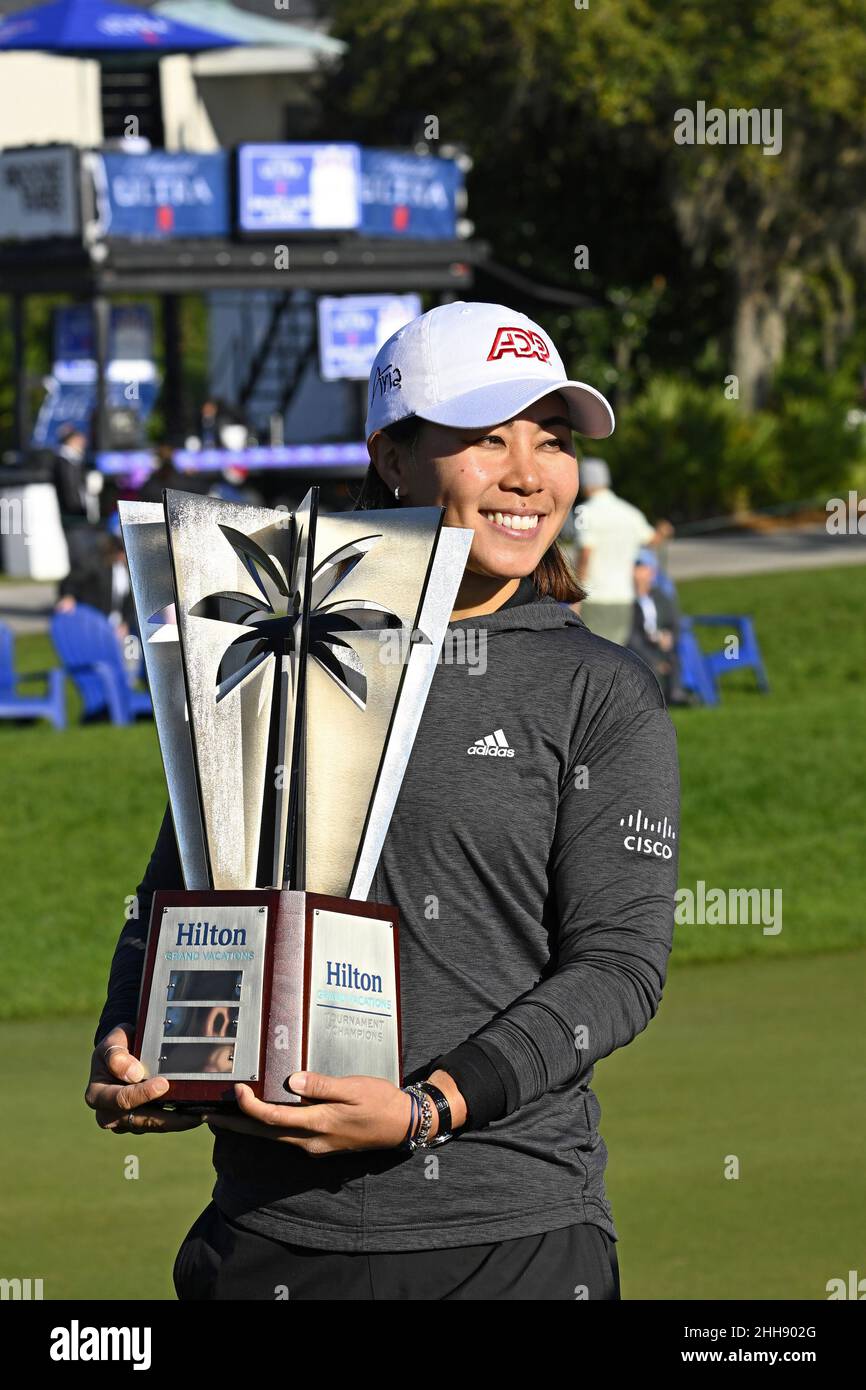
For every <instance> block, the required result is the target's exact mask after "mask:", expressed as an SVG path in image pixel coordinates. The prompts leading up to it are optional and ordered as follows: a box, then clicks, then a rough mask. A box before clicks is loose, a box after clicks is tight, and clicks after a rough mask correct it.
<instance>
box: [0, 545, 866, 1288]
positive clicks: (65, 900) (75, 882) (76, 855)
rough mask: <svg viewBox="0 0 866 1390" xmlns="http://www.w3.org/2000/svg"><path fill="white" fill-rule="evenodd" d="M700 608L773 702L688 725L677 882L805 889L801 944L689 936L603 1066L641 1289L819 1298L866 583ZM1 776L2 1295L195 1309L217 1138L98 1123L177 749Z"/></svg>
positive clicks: (26, 647)
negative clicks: (95, 1043) (764, 679)
mask: <svg viewBox="0 0 866 1390" xmlns="http://www.w3.org/2000/svg"><path fill="white" fill-rule="evenodd" d="M680 593H681V597H682V600H683V604H684V607H685V609H686V611H688V612H733V613H749V614H751V615H752V616H753V617H754V618H755V619H756V623H757V631H758V635H759V639H760V641H761V645H762V648H763V652H764V657H765V661H766V665H767V669H768V674H769V677H770V681H771V685H772V693H771V694H770V695H769V696H761V695H758V694H757V693H756V692H755V690H754V683H753V681H752V680H751V678H750V677H749V675H748V674H747V673H744V674H742V675H733V676H731V677H729V678H728V680H727V683H726V684H725V686H724V695H723V703H722V705H721V707H720V708H717V709H709V710H704V709H694V710H692V709H689V710H683V711H678V712H677V713H676V716H675V722H676V725H677V730H678V738H679V747H680V763H681V770H682V786H683V810H682V826H681V839H680V845H681V862H680V884H681V886H683V887H691V888H694V886H695V884H696V882H697V881H698V880H703V881H704V883H705V884H706V885H707V887H708V888H710V887H718V888H724V889H728V888H752V887H758V888H766V889H781V890H782V894H783V929H782V931H781V932H780V933H779V934H778V935H764V934H763V933H762V930H761V926H760V925H755V926H746V925H743V926H711V925H694V926H685V925H684V926H681V927H678V928H677V931H676V941H675V949H674V954H673V958H672V962H671V971H670V977H669V981H668V986H667V989H666V992H665V999H664V1001H663V1004H662V1009H661V1012H660V1015H659V1018H658V1019H657V1020H656V1021H654V1023H653V1024H652V1025H651V1027H650V1028H649V1029H648V1030H647V1032H646V1033H645V1034H643V1035H641V1037H640V1038H638V1039H637V1040H636V1042H635V1043H634V1044H633V1045H632V1046H631V1047H629V1048H626V1049H624V1050H622V1051H620V1052H619V1053H617V1054H615V1055H614V1056H613V1057H611V1058H608V1059H605V1060H604V1061H603V1062H602V1063H600V1064H599V1067H598V1070H597V1073H596V1088H597V1090H598V1092H599V1095H600V1098H601V1101H602V1105H603V1107H604V1116H603V1120H602V1132H603V1134H604V1137H605V1139H606V1141H607V1143H608V1146H609V1149H610V1153H611V1159H610V1166H609V1170H608V1191H609V1195H610V1198H611V1200H612V1202H613V1204H614V1211H615V1215H616V1219H617V1224H618V1227H619V1230H620V1236H621V1244H620V1252H619V1253H620V1260H621V1266H622V1276H623V1292H624V1295H625V1296H626V1297H630V1298H637V1297H649V1298H676V1297H686V1298H698V1299H705V1298H706V1299H710V1298H735V1297H745V1298H774V1297H779V1298H821V1297H825V1296H826V1295H825V1293H824V1286H825V1285H826V1282H827V1280H828V1279H830V1278H832V1277H835V1276H836V1275H841V1276H843V1277H844V1276H845V1275H846V1274H847V1270H848V1269H851V1268H859V1269H860V1272H861V1274H862V1273H863V1272H864V1271H863V1251H862V1243H861V1245H860V1247H859V1248H855V1245H856V1239H855V1237H856V1236H857V1234H858V1229H857V1220H856V1217H857V1213H858V1212H859V1211H860V1210H861V1209H862V1154H861V1153H860V1152H859V1150H858V1148H857V1146H856V1144H855V1138H856V1136H857V1135H858V1134H859V1135H862V1133H863V1128H864V1126H863V1120H864V1116H863V1095H864V1087H863V1080H864V1075H863V1073H864V1056H863V1047H862V1023H861V1017H862V995H863V980H864V970H866V949H864V947H866V933H864V912H863V908H862V905H861V904H862V899H861V887H860V885H861V883H862V876H863V862H864V855H863V830H862V824H863V802H864V797H863V772H862V753H861V750H862V746H863V728H864V714H866V699H864V695H866V638H864V628H863V618H862V614H863V609H864V606H866V605H864V600H866V569H861V568H858V567H846V568H840V569H838V570H816V571H800V572H796V573H789V574H779V575H771V576H760V577H753V578H744V579H731V580H701V581H695V582H692V583H689V584H683V585H681V586H680ZM716 640H717V641H718V640H720V639H719V637H718V636H717V637H716ZM18 660H19V666H20V667H22V668H26V669H30V670H36V669H39V668H42V667H44V666H46V665H48V664H51V661H52V657H51V651H50V647H49V644H48V642H47V640H46V639H43V638H23V639H21V640H20V641H19V643H18ZM0 759H2V767H3V770H4V774H5V775H4V780H3V794H4V803H5V805H4V810H5V818H4V834H3V836H2V838H0V883H2V885H3V893H2V897H0V942H2V947H0V952H2V970H0V1019H3V1020H6V1021H5V1022H3V1023H2V1024H0V1043H2V1045H3V1047H4V1062H5V1067H4V1072H5V1077H6V1093H7V1101H8V1104H9V1112H8V1113H10V1114H14V1115H15V1116H16V1128H15V1141H14V1143H13V1144H12V1145H9V1142H8V1139H7V1145H6V1147H5V1150H4V1155H3V1162H4V1165H5V1169H6V1171H5V1172H4V1174H3V1177H4V1179H5V1180H4V1181H3V1183H2V1186H0V1236H2V1246H3V1249H4V1252H6V1253H5V1254H4V1266H8V1268H6V1267H4V1269H3V1270H0V1273H3V1274H6V1275H10V1276H11V1275H12V1274H14V1273H16V1272H17V1273H19V1274H21V1275H22V1276H26V1275H27V1274H30V1275H31V1277H43V1278H44V1279H45V1280H46V1296H47V1297H49V1298H51V1297H64V1296H83V1297H92V1298H102V1297H109V1298H110V1297H115V1298H116V1297H127V1296H132V1297H135V1296H138V1297H171V1296H172V1288H171V1282H170V1273H171V1258H172V1256H173V1254H174V1252H175V1250H176V1248H177V1245H178V1243H179V1241H180V1239H181V1238H182V1236H183V1234H184V1232H185V1230H186V1229H187V1227H188V1226H189V1224H190V1223H191V1221H192V1219H193V1217H194V1216H195V1215H196V1214H197V1213H198V1211H199V1210H200V1209H201V1207H202V1206H203V1205H204V1204H205V1203H206V1201H207V1199H208V1195H209V1192H210V1187H211V1184H212V1171H211V1169H210V1163H209V1135H208V1134H207V1132H202V1131H194V1132H192V1133H190V1134H184V1135H172V1136H170V1137H153V1136H151V1137H148V1138H141V1139H136V1140H131V1139H129V1137H128V1136H124V1137H123V1138H122V1139H119V1138H116V1137H114V1136H111V1135H106V1134H101V1133H99V1132H98V1131H97V1129H96V1126H95V1124H94V1122H93V1118H92V1116H91V1115H90V1113H89V1112H88V1111H87V1110H86V1108H85V1107H84V1105H83V1102H82V1093H83V1088H84V1078H85V1073H86V1069H87V1063H88V1058H89V1051H90V1038H91V1034H92V1030H93V1026H94V1024H95V1021H96V1018H97V1016H98V1013H99V1010H100V1008H101V1005H102V1002H103V998H104V991H105V983H106V978H107V973H108V966H109V962H110V958H111V953H112V951H113V948H114V944H115V941H116V939H117V935H118V933H119V930H120V928H121V926H122V923H123V920H124V912H125V900H126V899H127V897H128V896H130V895H132V894H134V892H135V889H136V886H137V884H138V882H139V880H140V878H141V875H142V872H143V870H144V866H145V864H146V862H147V858H148V855H149V853H150V850H151V848H152V845H153V841H154V838H155V835H156V831H157V828H158V825H159V821H160V818H161V815H162V810H163V807H164V804H165V788H164V782H163V776H162V770H161V765H160V760H159V753H158V748H157V742H156V736H155V732H154V729H153V726H152V724H140V725H137V726H136V727H134V728H128V729H114V728H109V727H107V726H95V727H88V728H83V727H77V726H76V727H72V728H70V729H69V730H68V731H67V732H66V733H63V734H58V733H55V732H54V731H53V730H52V729H50V728H49V727H48V726H34V727H28V728H17V727H15V726H12V725H0ZM40 1019H43V1020H45V1021H42V1022H40V1021H39V1020H40ZM49 1080H50V1083H51V1084H50V1092H49V1091H47V1090H46V1082H48V1081H49ZM46 1094H50V1104H46V1099H45V1097H46ZM7 1133H8V1131H7ZM193 1151H194V1158H195V1161H194V1162H191V1161H190V1159H191V1156H192V1155H193ZM127 1154H136V1155H138V1156H139V1157H140V1159H141V1168H140V1175H139V1176H138V1177H137V1178H133V1179H130V1178H127V1177H125V1176H124V1160H125V1157H126V1155H127ZM727 1155H734V1156H736V1158H737V1159H738V1160H739V1163H740V1177H739V1179H738V1180H736V1181H730V1180H726V1179H725V1177H724V1172H723V1166H724V1163H725V1160H726V1156H727ZM118 1251H121V1252H124V1253H123V1255H122V1257H120V1258H119V1257H118ZM129 1252H134V1258H130V1257H129ZM858 1261H859V1263H858Z"/></svg>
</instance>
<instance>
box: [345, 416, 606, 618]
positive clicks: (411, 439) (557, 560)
mask: <svg viewBox="0 0 866 1390" xmlns="http://www.w3.org/2000/svg"><path fill="white" fill-rule="evenodd" d="M425 423H426V421H424V420H422V419H421V417H420V416H419V415H408V416H407V417H406V418H405V419H404V420H398V421H397V422H396V424H394V425H388V426H386V427H385V429H383V431H382V433H383V434H387V436H388V438H389V439H390V440H391V442H392V443H393V444H408V446H409V448H410V450H414V448H415V445H416V444H417V442H418V438H419V436H420V434H421V431H422V429H423V427H424V425H425ZM399 505H400V504H399V502H397V501H396V499H395V498H394V495H393V493H392V492H391V489H390V488H389V487H387V486H386V484H385V483H383V481H382V479H381V478H380V476H379V474H378V473H377V471H376V468H375V467H374V465H373V464H372V463H370V465H369V467H368V469H367V472H366V473H365V475H364V481H363V483H362V484H361V491H360V492H359V493H358V497H357V500H356V502H355V511H383V510H384V509H385V508H387V507H397V506H399ZM532 582H533V584H534V585H535V587H536V589H537V590H538V593H539V594H540V595H541V597H542V598H555V599H556V600H557V602H558V603H579V602H580V601H581V599H584V598H586V592H585V590H584V589H582V588H581V586H580V584H579V583H578V582H577V576H576V575H575V573H574V571H573V569H572V568H571V565H570V564H569V563H568V560H567V559H566V557H565V554H564V552H563V550H562V547H561V546H560V544H559V541H554V542H553V543H552V545H550V546H548V548H547V550H546V551H545V552H544V554H543V555H542V557H541V559H540V560H539V562H538V564H537V565H536V567H535V569H534V571H533V573H532Z"/></svg>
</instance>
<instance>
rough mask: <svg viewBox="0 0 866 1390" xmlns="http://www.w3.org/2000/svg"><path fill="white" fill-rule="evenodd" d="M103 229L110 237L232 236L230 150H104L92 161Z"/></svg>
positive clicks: (91, 165)
mask: <svg viewBox="0 0 866 1390" xmlns="http://www.w3.org/2000/svg"><path fill="white" fill-rule="evenodd" d="M90 167H91V169H92V170H93V177H94V183H95V186H96V199H97V207H98V208H99V220H100V224H101V229H102V231H103V233H104V235H106V236H110V237H128V238H136V237H144V238H154V237H155V238H159V239H162V238H172V237H209V236H219V237H226V236H228V235H229V234H230V231H231V216H230V195H229V155H228V153H227V152H226V151H224V150H223V151H220V152H218V153H217V154H166V153H164V152H160V153H158V154H103V155H97V156H96V157H95V159H92V160H91V161H90Z"/></svg>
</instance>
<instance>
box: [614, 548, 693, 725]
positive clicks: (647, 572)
mask: <svg viewBox="0 0 866 1390" xmlns="http://www.w3.org/2000/svg"><path fill="white" fill-rule="evenodd" d="M657 579H658V560H657V559H656V556H655V554H654V553H653V551H652V550H650V549H648V548H646V547H645V548H644V549H643V550H640V551H639V552H638V557H637V559H636V560H635V563H634V591H635V597H634V602H633V603H632V625H631V632H630V634H629V639H628V648H629V650H630V651H633V652H635V653H636V654H637V655H638V656H639V657H641V658H642V659H643V660H644V661H645V662H646V664H647V666H649V668H650V670H651V671H653V672H655V675H656V679H657V680H658V682H659V685H660V686H661V688H662V693H663V694H664V697H665V701H666V703H667V704H669V705H678V704H687V703H688V701H687V699H686V697H685V695H684V693H683V691H682V690H681V688H680V683H679V669H678V662H677V638H678V636H679V628H680V618H679V610H678V608H677V604H676V600H675V599H673V598H671V596H670V594H669V593H667V592H666V591H665V590H664V589H661V588H659V586H658V584H657Z"/></svg>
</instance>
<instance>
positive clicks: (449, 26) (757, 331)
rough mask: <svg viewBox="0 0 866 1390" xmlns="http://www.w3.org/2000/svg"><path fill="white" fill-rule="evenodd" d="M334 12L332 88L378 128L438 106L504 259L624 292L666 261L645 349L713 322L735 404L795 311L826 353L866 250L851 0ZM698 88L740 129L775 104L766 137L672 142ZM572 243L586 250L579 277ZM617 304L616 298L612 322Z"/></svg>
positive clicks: (692, 356) (705, 336)
mask: <svg viewBox="0 0 866 1390" xmlns="http://www.w3.org/2000/svg"><path fill="white" fill-rule="evenodd" d="M332 12H333V16H334V32H335V33H336V34H337V35H338V36H340V37H342V38H344V39H346V40H347V41H348V43H349V51H348V54H347V56H346V58H345V61H344V63H343V65H342V68H341V70H340V72H339V73H338V74H337V75H336V77H335V79H334V81H333V83H332V85H331V89H330V92H329V98H328V99H329V103H330V106H331V108H332V110H333V111H334V112H336V113H339V115H340V116H341V117H342V118H343V119H344V121H347V122H349V123H350V124H351V128H352V129H354V130H355V131H356V132H357V134H358V136H359V138H363V139H366V140H371V141H380V142H381V143H386V144H393V143H395V142H396V141H398V140H400V139H405V138H407V137H406V133H407V131H412V132H416V133H417V134H418V135H419V136H421V135H422V132H423V128H424V127H423V120H424V117H425V116H428V115H430V114H435V115H436V116H437V118H438V126H439V133H440V139H441V140H442V141H443V142H451V141H453V142H458V143H462V144H464V145H466V146H467V148H468V149H469V151H470V152H471V154H472V156H473V158H474V159H475V169H474V170H473V173H472V176H471V180H470V212H471V215H472V217H473V220H474V221H475V223H476V226H477V230H478V234H479V236H481V237H484V238H486V239H488V240H490V242H491V243H492V245H493V249H494V254H495V256H496V257H497V258H498V259H500V260H502V261H504V262H506V263H507V264H510V265H512V266H514V267H515V268H518V269H522V270H524V271H525V272H526V273H531V274H532V275H534V276H535V278H537V279H543V280H545V281H547V282H548V283H551V284H554V285H562V286H568V287H570V288H581V289H586V288H592V289H594V290H595V291H596V292H601V293H603V294H604V295H606V296H607V297H608V301H609V302H610V291H611V289H613V288H616V289H617V290H618V292H619V298H620V300H621V301H623V300H624V301H625V303H626V304H627V302H628V298H629V295H628V291H630V292H633V293H634V294H636V295H639V296H642V297H643V298H644V299H645V298H646V295H647V293H648V290H649V287H651V286H652V285H653V284H656V285H658V284H659V283H663V284H664V285H665V286H666V287H667V292H666V294H665V295H664V296H663V297H662V298H661V300H660V302H659V303H658V305H657V306H656V319H655V323H654V325H653V327H652V328H651V330H650V338H649V343H648V350H649V351H650V353H651V355H652V357H653V360H654V361H655V362H656V363H657V364H658V365H673V364H674V361H675V360H676V359H677V358H678V359H679V361H680V363H682V362H687V363H689V364H690V366H691V364H693V363H694V362H695V360H696V358H697V357H698V356H699V355H700V354H701V352H702V351H704V349H705V347H706V346H707V344H708V342H710V341H711V340H713V339H717V340H718V351H717V353H716V357H717V359H718V360H722V359H723V360H724V362H725V363H726V364H727V366H726V370H733V371H734V372H735V373H736V374H737V376H738V377H739V381H740V400H741V404H742V406H743V407H744V408H745V409H747V410H748V409H751V408H754V407H757V406H760V405H761V404H762V403H763V402H764V400H765V399H766V396H767V392H768V389H769V386H770V382H771V380H772V376H773V373H774V371H775V369H776V367H777V366H778V364H779V363H780V361H781V360H782V357H783V354H784V352H785V346H786V342H787V339H788V333H789V326H790V323H791V321H792V319H793V318H794V317H795V316H796V315H805V316H807V317H808V318H809V319H810V320H818V321H819V322H820V323H821V325H822V333H823V342H824V361H825V365H828V364H829V365H832V362H833V359H834V355H835V353H836V352H837V351H838V347H839V345H840V343H841V342H843V341H844V339H845V337H846V335H848V334H850V332H851V331H852V328H853V323H854V303H853V298H854V280H853V276H854V274H855V272H856V269H857V268H858V267H859V266H860V265H862V263H863V260H864V257H866V214H864V211H863V208H862V203H863V195H864V191H866V180H864V160H866V0H825V3H824V4H823V5H821V6H810V5H807V4H804V3H803V0H727V3H726V4H725V5H724V6H708V5H707V4H706V3H705V0H668V3H666V4H665V5H664V6H659V5H657V4H651V3H649V2H648V0H590V3H589V7H588V8H587V9H577V8H574V7H573V6H571V5H568V4H566V3H564V0H536V3H535V4H533V5H526V4H525V3H523V0H493V3H491V0H428V3H425V4H424V5H418V4H416V3H413V0H390V3H389V4H388V5H387V6H384V7H383V6H380V5H379V4H377V3H375V0H335V3H334V4H333V6H332ZM699 102H702V103H704V107H705V108H706V109H707V110H712V109H713V108H719V109H720V110H722V111H724V113H725V116H726V121H727V116H728V113H729V112H735V113H736V112H742V113H743V116H742V117H737V116H734V117H732V118H731V120H730V121H728V125H729V126H730V130H732V131H733V133H734V136H735V138H738V137H741V136H742V135H743V134H745V133H749V134H754V133H755V129H754V121H753V120H751V121H749V120H748V119H746V113H748V112H750V111H755V112H756V113H758V116H759V117H760V113H761V112H766V113H767V116H768V117H769V118H770V119H772V113H774V112H779V113H781V114H780V117H779V118H777V120H779V121H780V128H781V137H782V138H781V148H780V149H779V151H778V153H775V154H773V153H764V148H763V147H762V145H761V144H754V143H731V142H728V143H707V142H704V143H697V142H696V143H677V133H678V132H680V133H681V131H682V125H683V122H682V118H680V119H679V120H678V119H677V115H676V113H678V112H682V111H683V110H690V111H692V112H693V113H697V111H698V103H699ZM730 130H729V131H726V134H730ZM718 133H719V132H718V127H716V128H715V131H714V134H718ZM757 133H758V135H759V136H760V120H759V123H758V130H757ZM695 134H696V135H697V132H695ZM422 138H423V137H422ZM577 243H584V244H586V245H587V246H588V248H589V260H590V268H589V272H580V274H582V275H583V277H584V278H583V279H582V280H579V281H577V282H576V272H575V270H574V258H573V247H574V246H575V244H577ZM626 312H627V308H626V309H624V308H622V305H620V307H618V308H617V307H616V306H614V309H613V319H614V322H615V324H616V341H617V342H619V340H620V338H621V336H622V332H621V330H622V327H623V319H624V315H625V313H626ZM570 320H571V329H570V332H568V333H567V336H566V340H565V341H566V346H567V347H570V348H571V350H572V353H573V354H577V355H579V354H580V352H581V351H582V346H581V336H580V315H571V316H570ZM560 327H562V325H560ZM615 349H616V345H615V344H613V345H612V346H611V356H614V355H615ZM710 355H711V356H712V354H710Z"/></svg>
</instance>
